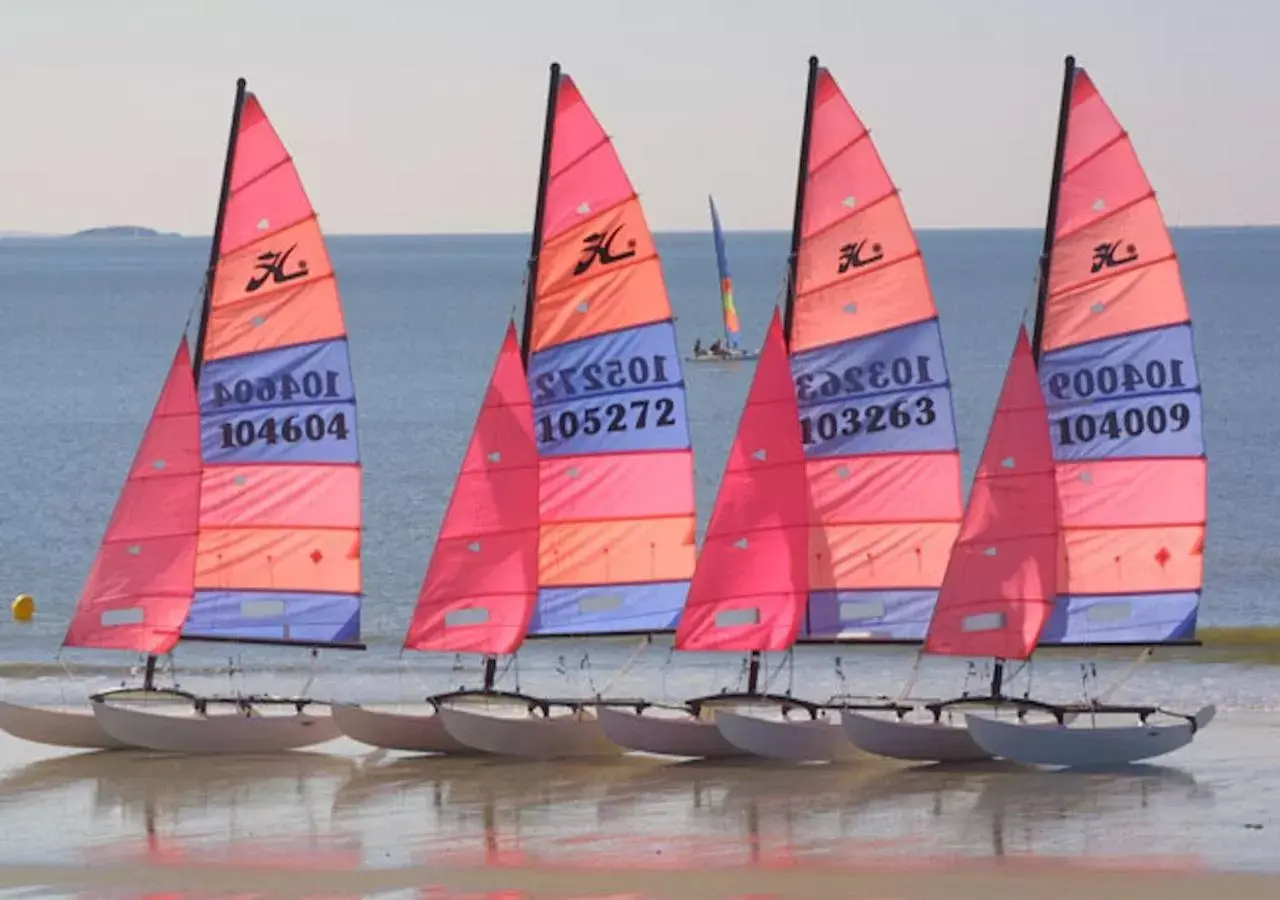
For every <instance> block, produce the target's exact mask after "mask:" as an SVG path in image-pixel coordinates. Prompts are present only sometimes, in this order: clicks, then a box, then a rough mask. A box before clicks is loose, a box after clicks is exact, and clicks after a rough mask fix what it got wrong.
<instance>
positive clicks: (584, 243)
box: [523, 66, 695, 635]
mask: <svg viewBox="0 0 1280 900" xmlns="http://www.w3.org/2000/svg"><path fill="white" fill-rule="evenodd" d="M544 140H545V144H544V161H543V162H544V164H543V178H542V182H543V183H542V185H540V190H539V197H538V208H537V224H536V226H535V228H534V248H535V252H534V254H533V262H532V265H531V267H530V284H529V291H530V297H529V304H528V310H527V314H526V317H525V323H524V335H523V338H524V339H523V352H524V354H525V357H526V365H527V370H528V375H529V386H530V390H531V393H532V396H533V405H534V412H533V415H534V436H535V438H536V440H537V446H538V454H539V458H540V460H541V483H540V489H539V522H540V526H541V530H540V537H539V549H538V601H537V606H536V609H535V611H534V614H533V619H532V622H531V624H530V628H529V633H530V634H531V635H552V634H554V635H566V634H587V633H596V634H602V633H615V634H617V633H645V632H653V631H658V630H666V629H671V628H673V627H674V626H675V622H676V619H677V618H678V617H679V615H680V610H681V608H682V607H683V605H684V600H685V595H686V593H687V591H688V585H689V578H690V576H691V575H692V573H693V565H694V532H695V507H694V486H693V452H692V449H691V445H690V441H689V425H688V420H687V416H686V412H685V386H684V377H683V374H682V372H681V369H680V355H679V353H678V351H677V344H676V335H675V326H674V323H673V321H672V316H671V306H670V303H669V302H668V300H667V291H666V286H665V284H664V283H663V278H662V266H661V263H660V262H659V259H658V252H657V249H656V248H655V246H654V242H653V235H652V234H651V233H650V231H649V227H648V225H647V224H646V222H645V218H644V212H643V210H642V209H641V206H640V199H639V197H638V196H637V195H636V192H635V189H634V188H633V187H632V186H631V182H630V180H629V179H628V178H627V175H626V172H625V171H624V170H623V168H622V164H621V162H620V161H619V160H618V155H617V153H616V152H615V150H614V147H613V142H612V141H611V140H610V139H609V137H608V136H607V135H606V134H605V132H604V130H603V129H602V128H601V127H600V123H599V122H598V121H597V120H596V117H595V116H594V114H592V112H591V110H590V108H589V107H588V106H587V104H586V101H584V100H583V98H582V95H581V94H580V93H579V92H578V88H577V87H576V86H575V85H574V83H573V81H572V79H570V78H569V77H568V76H567V75H564V76H562V75H560V72H559V67H558V66H553V67H552V83H551V94H550V97H549V100H548V116H547V129H546V135H545V137H544Z"/></svg>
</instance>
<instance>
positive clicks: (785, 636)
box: [676, 311, 812, 651]
mask: <svg viewBox="0 0 1280 900" xmlns="http://www.w3.org/2000/svg"><path fill="white" fill-rule="evenodd" d="M799 418H800V416H799V410H798V408H797V405H796V394H795V388H794V387H793V385H792V382H791V366H790V362H789V361H788V358H787V348H786V345H785V343H784V342H783V339H782V322H781V320H780V318H779V316H778V314H777V312H776V311H775V312H774V316H773V321H772V322H771V323H770V325H769V332H768V334H767V335H766V336H765V340H764V346H763V348H762V349H761V351H760V360H759V362H758V363H757V365H756V373H755V378H754V379H753V380H752V382H751V391H750V393H749V394H748V395H747V403H746V407H745V408H744V409H743V412H742V420H741V421H740V422H739V423H738V433H737V436H736V437H735V438H734V442H733V447H732V448H731V449H730V451H729V461H728V463H727V464H726V465H725V471H724V477H723V478H722V479H721V481H720V492H719V494H718V495H717V496H716V504H715V508H714V509H713V510H712V513H711V522H710V524H709V525H708V526H707V535H706V539H705V540H704V541H703V544H702V552H701V553H700V554H699V556H698V564H697V567H696V568H695V569H694V573H693V582H692V584H691V585H690V588H689V598H688V601H687V602H686V604H685V609H684V615H683V616H682V617H681V619H680V625H679V628H678V629H677V630H676V647H677V649H680V650H744V651H745V650H762V651H767V650H786V649H788V648H790V647H791V645H792V644H793V643H795V639H796V635H797V634H798V633H799V630H800V625H801V623H802V622H803V620H804V614H805V606H806V604H807V603H808V599H809V568H808V552H809V516H810V511H811V510H810V507H811V505H812V504H811V503H810V501H809V489H808V485H807V484H806V481H805V462H804V446H803V444H801V442H800V427H799Z"/></svg>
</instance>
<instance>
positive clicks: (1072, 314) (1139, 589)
mask: <svg viewBox="0 0 1280 900" xmlns="http://www.w3.org/2000/svg"><path fill="white" fill-rule="evenodd" d="M1058 167H1059V168H1060V175H1058V174H1055V178H1054V185H1053V199H1051V201H1050V214H1049V225H1048V228H1047V229H1046V230H1047V232H1048V234H1049V235H1050V236H1051V240H1050V241H1048V243H1047V248H1046V249H1047V256H1048V264H1047V265H1048V273H1047V274H1048V278H1047V290H1046V299H1045V302H1044V304H1043V307H1042V309H1041V310H1039V315H1038V317H1037V318H1038V321H1037V329H1036V333H1035V336H1034V344H1035V351H1036V355H1037V357H1038V360H1039V365H1040V379H1041V383H1042V385H1043V387H1044V394H1045V398H1046V400H1047V401H1048V404H1049V416H1050V435H1051V438H1052V440H1053V445H1054V453H1055V457H1056V459H1057V479H1058V492H1059V498H1058V500H1059V506H1060V509H1061V515H1062V527H1063V544H1064V557H1065V558H1064V563H1063V565H1061V566H1060V567H1059V578H1058V597H1057V603H1056V606H1055V609H1054V613H1053V616H1052V618H1051V620H1050V622H1049V624H1048V626H1047V627H1046V628H1045V632H1044V636H1043V638H1042V643H1045V644H1053V643H1065V644H1075V643H1139V644H1150V643H1158V642H1165V641H1187V640H1191V639H1193V638H1194V636H1195V628H1196V614H1197V611H1198V609H1199V604H1200V592H1201V588H1202V587H1203V584H1204V535H1205V513H1206V501H1207V490H1206V478H1207V470H1208V461H1207V458H1206V456H1205V447H1204V433H1203V419H1202V414H1201V404H1200V376H1199V372H1198V369H1197V367H1196V360H1195V352H1194V347H1193V341H1192V334H1191V316H1190V313H1189V311H1188V309H1187V298H1186V294H1185V293H1184V290H1183V285H1182V277H1181V274H1180V272H1179V268H1178V259H1177V255H1176V254H1175V253H1174V249H1173V242H1172V240H1171V239H1170V237H1169V230H1168V228H1166V227H1165V222H1164V217H1163V216H1162V215H1161V213H1160V206H1159V204H1158V203H1157V202H1156V196H1155V191H1154V190H1152V187H1151V184H1150V182H1149V181H1148V180H1147V176H1146V173H1145V172H1143V170H1142V165H1141V164H1140V163H1139V162H1138V156H1137V154H1136V153H1135V152H1134V149H1133V144H1132V143H1131V142H1130V140H1129V136H1128V134H1127V133H1126V132H1125V130H1124V128H1123V127H1122V126H1121V125H1120V123H1119V121H1117V120H1116V117H1115V115H1114V114H1112V112H1111V110H1110V108H1108V106H1107V104H1106V102H1105V101H1104V100H1103V99H1102V96H1101V95H1100V94H1099V93H1098V91H1097V89H1096V88H1095V87H1094V85H1093V82H1092V81H1090V79H1089V76H1088V75H1087V74H1085V71H1084V70H1083V69H1076V68H1075V61H1074V60H1073V59H1072V58H1071V57H1068V58H1067V64H1066V84H1065V86H1064V104H1063V116H1062V118H1061V120H1060V122H1059V159H1058Z"/></svg>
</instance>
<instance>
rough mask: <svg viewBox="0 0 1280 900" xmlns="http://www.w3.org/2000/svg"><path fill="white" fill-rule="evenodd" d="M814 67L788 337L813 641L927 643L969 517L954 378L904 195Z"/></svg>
mask: <svg viewBox="0 0 1280 900" xmlns="http://www.w3.org/2000/svg"><path fill="white" fill-rule="evenodd" d="M810 65H811V67H812V75H811V77H812V78H813V108H812V115H811V117H810V123H809V132H808V138H809V152H808V155H807V157H806V159H805V177H804V181H803V185H802V190H803V195H802V200H803V218H802V221H801V223H800V230H799V234H797V235H795V236H794V237H795V238H798V239H799V240H798V251H799V252H798V258H797V262H796V273H795V275H796V279H795V285H794V303H793V308H792V320H791V332H790V333H789V334H788V335H787V339H788V347H789V349H790V351H791V368H792V372H793V374H794V376H795V385H796V394H797V400H798V403H799V408H800V416H801V418H800V428H801V435H802V440H803V441H804V443H805V451H806V454H807V456H808V460H809V467H808V468H809V489H810V491H811V492H812V495H813V500H814V504H815V509H816V515H815V516H814V518H813V520H812V521H811V523H810V526H811V531H810V538H809V554H810V562H809V577H810V589H811V591H812V593H811V594H810V597H809V610H808V618H807V621H806V623H805V630H804V635H803V636H804V637H805V638H806V639H809V640H833V639H862V638H874V639H880V640H903V641H918V640H920V639H921V638H922V637H923V636H924V633H925V629H926V627H927V626H928V622H929V615H930V613H931V612H932V609H933V605H934V602H935V600H936V598H937V592H938V588H939V585H940V584H941V583H942V576H943V573H944V572H945V571H946V565H947V559H948V557H949V556H950V554H951V547H952V545H953V544H954V543H955V540H956V534H957V533H958V532H959V528H960V516H961V512H962V509H963V505H962V499H963V490H962V475H961V469H960V453H959V450H958V449H957V447H958V445H957V442H956V429H955V413H954V404H953V402H952V390H951V376H950V373H949V372H948V369H947V361H946V354H945V352H944V350H943V340H942V331H941V328H940V326H939V323H938V311H937V307H936V306H935V305H934V301H933V292H932V290H931V289H930V286H929V277H928V273H927V272H926V270H925V263H924V258H923V257H922V256H921V253H920V245H919V242H918V241H917V240H916V236H915V232H914V231H913V230H912V227H911V223H910V221H909V220H908V218H907V213H906V209H905V207H904V205H903V202H902V198H901V196H900V194H899V192H898V188H897V187H896V186H895V185H894V183H893V179H892V178H891V177H890V175H889V172H888V170H887V169H886V168H885V165H884V161H883V160H882V159H881V158H880V154H879V152H878V151H877V149H876V146H875V142H874V141H873V140H872V137H871V132H870V131H869V130H868V129H867V126H866V125H865V124H864V123H863V121H862V119H861V118H860V117H859V116H858V114H857V113H856V112H855V111H854V108H853V106H852V105H851V104H850V103H849V100H848V99H847V98H846V97H845V95H844V93H843V92H842V91H841V89H840V86H839V85H838V84H837V83H836V80H835V78H834V77H833V76H832V74H831V73H830V72H829V71H828V70H827V69H825V68H821V67H818V66H817V60H816V59H815V60H811V62H810Z"/></svg>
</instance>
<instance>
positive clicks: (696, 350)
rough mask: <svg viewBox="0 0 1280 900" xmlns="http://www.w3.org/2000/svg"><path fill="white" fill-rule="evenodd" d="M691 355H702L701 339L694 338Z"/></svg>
mask: <svg viewBox="0 0 1280 900" xmlns="http://www.w3.org/2000/svg"><path fill="white" fill-rule="evenodd" d="M693 355H694V356H701V355H702V338H694V341H693Z"/></svg>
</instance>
